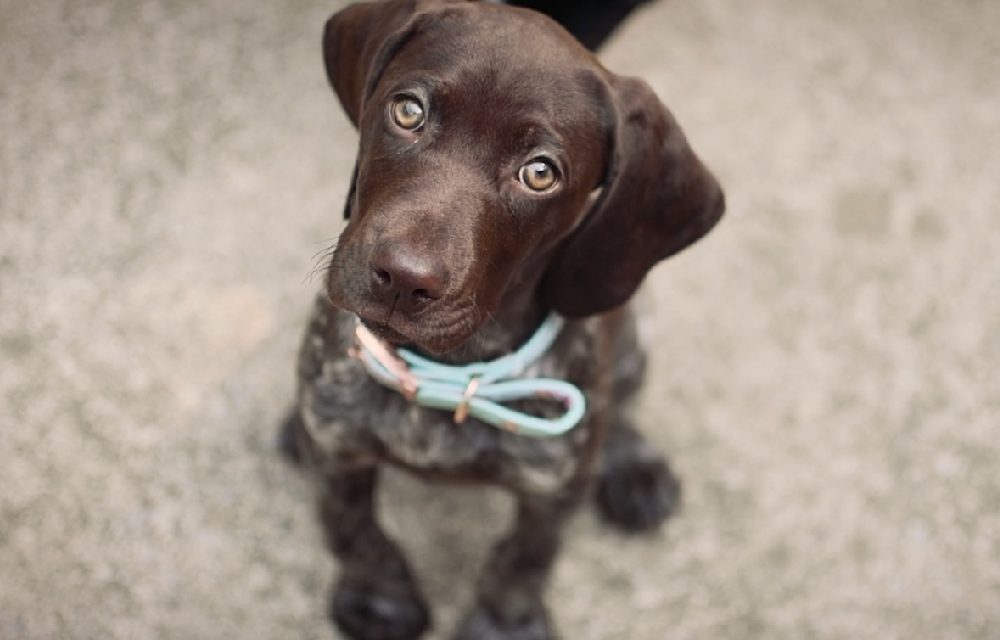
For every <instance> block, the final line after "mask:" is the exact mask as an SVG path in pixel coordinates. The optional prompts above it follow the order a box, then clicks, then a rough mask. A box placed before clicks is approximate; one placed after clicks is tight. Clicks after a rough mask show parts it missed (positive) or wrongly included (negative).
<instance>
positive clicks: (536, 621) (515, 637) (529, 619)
mask: <svg viewBox="0 0 1000 640" xmlns="http://www.w3.org/2000/svg"><path fill="white" fill-rule="evenodd" d="M557 638H558V635H556V632H555V629H554V628H553V626H552V622H551V621H550V620H549V616H548V614H547V613H546V611H545V608H544V607H543V606H541V605H539V607H538V608H537V609H536V610H535V611H533V612H532V614H531V615H528V616H525V617H523V618H521V619H519V620H516V621H514V622H506V621H501V620H499V619H498V618H497V617H496V616H494V615H493V614H492V613H490V611H489V610H487V609H486V608H484V607H481V606H480V607H477V608H476V609H475V610H473V612H472V613H471V614H469V616H468V617H467V618H466V619H465V621H464V622H463V623H462V624H461V626H459V628H458V631H457V632H456V633H455V636H454V640H556V639H557Z"/></svg>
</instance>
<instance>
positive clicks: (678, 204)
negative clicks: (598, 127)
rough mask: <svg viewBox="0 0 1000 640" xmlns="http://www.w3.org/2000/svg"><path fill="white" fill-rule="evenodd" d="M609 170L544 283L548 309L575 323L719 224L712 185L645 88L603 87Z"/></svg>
mask: <svg viewBox="0 0 1000 640" xmlns="http://www.w3.org/2000/svg"><path fill="white" fill-rule="evenodd" d="M609 90H610V97H609V101H610V103H611V108H612V111H613V113H614V116H613V118H612V119H613V125H612V126H613V133H612V138H613V140H612V142H611V145H612V147H613V151H612V153H611V156H612V157H611V163H610V166H609V168H608V171H607V176H606V178H605V181H604V185H603V189H604V190H603V193H602V194H601V195H600V197H599V199H598V201H597V203H596V204H595V205H594V208H593V209H592V210H591V211H590V213H589V214H588V217H587V218H586V219H585V220H584V221H583V223H582V224H581V225H580V227H579V228H578V229H577V230H576V231H575V232H574V233H573V235H572V236H570V238H569V239H568V240H567V241H566V243H565V244H564V245H563V247H562V248H561V249H560V250H559V252H558V253H557V255H556V256H555V259H554V261H553V263H552V265H551V266H550V267H549V270H548V272H547V273H546V276H545V278H546V279H545V285H544V286H545V293H546V296H547V298H548V301H549V303H550V304H551V305H552V307H553V308H554V309H555V310H556V311H558V312H559V313H561V314H562V315H564V316H567V317H582V316H588V315H592V314H595V313H600V312H602V311H606V310H608V309H611V308H613V307H616V306H618V305H620V304H622V303H623V302H625V301H626V300H628V298H629V297H631V296H632V294H633V293H635V290H636V289H637V288H638V287H639V285H640V284H641V283H642V281H643V279H644V278H645V277H646V273H647V272H648V271H649V270H650V269H651V268H652V267H653V265H655V264H656V263H657V262H659V261H660V260H663V259H664V258H666V257H668V256H670V255H672V254H674V253H677V252H678V251H680V250H681V249H683V248H684V247H687V246H688V245H690V244H692V243H694V242H695V241H696V240H698V239H699V238H701V237H702V236H703V235H705V234H706V233H708V231H709V229H711V228H712V227H713V226H714V225H715V223H716V222H718V221H719V219H720V218H721V217H722V213H723V211H724V210H725V198H724V196H723V193H722V189H721V188H720V187H719V183H718V182H716V180H715V178H714V177H713V176H712V174H711V173H710V172H709V171H708V169H706V168H705V166H704V165H703V164H702V163H701V161H700V160H699V159H698V157H697V156H696V155H695V154H694V151H692V150H691V147H690V146H689V145H688V143H687V140H686V139H685V137H684V134H683V133H682V132H681V129H680V127H679V126H678V125H677V122H676V121H675V120H674V118H673V116H672V115H671V114H670V112H669V111H668V110H667V108H666V107H664V106H663V104H662V103H661V102H660V101H659V99H658V98H657V97H656V94H654V93H653V91H652V89H650V88H649V86H648V85H647V84H646V83H645V82H642V81H641V80H637V79H634V78H624V77H618V76H612V77H611V79H610V80H609Z"/></svg>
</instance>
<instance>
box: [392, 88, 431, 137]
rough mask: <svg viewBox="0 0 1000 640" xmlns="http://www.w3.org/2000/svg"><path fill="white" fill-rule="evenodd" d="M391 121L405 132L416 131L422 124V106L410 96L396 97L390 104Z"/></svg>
mask: <svg viewBox="0 0 1000 640" xmlns="http://www.w3.org/2000/svg"><path fill="white" fill-rule="evenodd" d="M392 119H393V121H394V122H395V123H396V124H397V125H399V126H400V127H402V128H404V129H406V130H407V131H416V130H418V129H420V127H421V126H423V124H424V105H422V104H420V101H419V100H417V99H416V98H414V97H412V96H398V97H397V98H396V99H395V100H393V102H392Z"/></svg>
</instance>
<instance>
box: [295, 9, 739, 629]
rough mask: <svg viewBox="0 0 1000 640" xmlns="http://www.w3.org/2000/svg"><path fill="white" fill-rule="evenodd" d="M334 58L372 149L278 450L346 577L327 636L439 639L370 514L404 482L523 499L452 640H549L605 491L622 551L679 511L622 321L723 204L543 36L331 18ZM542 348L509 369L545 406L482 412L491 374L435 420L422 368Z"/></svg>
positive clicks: (665, 135) (685, 161) (650, 111)
mask: <svg viewBox="0 0 1000 640" xmlns="http://www.w3.org/2000/svg"><path fill="white" fill-rule="evenodd" d="M323 54H324V61H325V66H326V71H327V74H328V78H329V81H330V84H331V86H332V88H333V90H334V91H335V93H336V95H337V97H338V98H339V100H340V103H341V105H342V106H343V108H344V110H345V111H346V113H347V116H348V117H349V118H350V120H351V122H352V123H353V124H354V125H355V126H356V127H357V129H358V131H359V134H360V140H359V145H358V153H357V161H356V165H355V168H354V172H353V175H352V177H351V181H350V189H349V194H348V197H347V201H346V204H345V207H344V216H345V217H346V218H347V225H346V227H345V228H344V230H343V232H342V234H341V236H340V238H339V240H338V243H337V245H336V247H335V249H334V250H333V252H332V257H331V258H330V261H329V267H328V269H327V271H326V281H325V287H324V291H323V292H322V293H321V294H320V295H319V296H318V298H317V301H316V303H315V307H314V310H313V313H312V316H311V318H310V321H309V325H308V328H307V331H306V335H305V338H304V340H303V343H302V347H301V350H300V353H299V357H298V370H297V374H298V394H297V402H296V405H295V407H294V410H293V411H292V413H291V414H290V417H289V419H288V421H287V422H286V424H285V427H284V436H285V443H286V446H287V448H288V450H289V452H290V453H291V454H293V456H294V457H295V458H296V459H297V460H298V461H299V462H300V463H301V464H302V465H303V466H304V467H306V468H308V469H310V470H311V472H312V473H314V474H315V475H316V476H317V477H318V478H319V480H320V485H321V487H322V497H321V500H320V519H321V521H322V524H323V527H324V531H325V534H326V541H327V544H328V546H329V548H330V550H331V551H332V553H333V554H334V555H335V556H336V558H337V559H338V560H339V562H340V566H341V573H340V578H339V582H338V583H337V584H336V586H335V587H334V591H333V595H332V602H331V616H332V618H333V620H334V622H335V624H336V625H337V626H338V627H339V628H340V630H341V631H342V632H343V633H344V634H345V635H347V636H348V637H351V638H365V639H384V638H392V639H396V638H399V639H404V638H416V637H419V636H420V635H421V634H422V633H423V632H424V631H426V630H427V628H428V627H429V625H430V615H429V613H428V606H427V603H426V602H425V599H424V597H423V596H422V595H421V593H420V589H419V587H418V585H417V582H416V580H415V578H414V575H413V573H412V571H411V569H410V567H409V565H408V563H407V561H406V559H405V558H404V556H403V554H402V553H401V551H400V549H399V548H398V547H397V546H396V544H395V543H394V542H393V541H392V540H391V539H390V538H389V537H388V536H387V535H386V534H385V533H384V532H383V530H382V529H381V528H380V526H379V523H378V520H377V517H376V513H375V509H374V502H373V501H374V495H375V491H376V485H377V478H378V467H379V465H381V464H393V465H397V466H399V467H402V468H403V469H406V470H408V471H410V472H412V473H414V474H417V475H419V476H421V477H424V478H429V479H437V480H443V481H474V482H481V483H492V484H496V485H500V486H502V487H505V488H506V489H508V490H509V491H510V492H511V493H512V494H513V496H514V497H515V499H516V501H517V507H516V518H515V522H514V523H513V526H512V528H511V530H510V531H509V532H508V533H507V534H506V535H505V536H503V537H502V539H501V540H500V541H499V542H498V543H497V544H496V547H495V549H494V551H493V554H492V556H491V558H490V559H489V560H488V562H487V564H486V566H485V567H484V568H483V570H482V575H481V579H480V581H479V584H478V587H477V595H476V599H475V604H474V605H473V607H472V610H471V611H470V612H468V614H467V615H466V616H465V617H464V618H463V620H462V622H461V623H460V624H459V627H458V629H457V630H456V632H455V637H456V638H462V639H470V640H471V639H476V640H483V639H486V640H489V639H494V638H496V639H501V638H503V639H519V640H520V639H525V640H528V639H531V640H534V639H539V640H540V639H545V638H553V637H555V635H556V632H555V629H554V628H553V625H552V623H551V621H550V617H549V615H548V613H547V611H546V607H545V604H544V590H545V584H546V580H547V576H548V574H549V571H550V569H551V567H552V565H553V562H554V559H555V558H556V555H557V551H558V548H559V539H560V531H561V529H562V528H563V526H564V525H565V523H566V522H567V520H568V519H569V517H570V516H571V514H572V513H573V512H574V511H575V510H576V508H577V507H578V506H579V505H580V504H581V502H582V501H583V500H584V498H585V497H586V496H587V495H590V493H591V489H593V494H594V495H595V496H596V502H597V506H598V509H599V512H600V513H601V514H602V515H603V516H604V518H605V519H606V520H608V521H609V522H611V523H613V524H615V525H617V526H619V527H621V528H622V529H625V530H627V531H643V530H649V529H653V528H655V527H657V526H658V525H659V524H660V523H661V522H662V521H663V520H664V519H665V518H666V517H667V516H668V515H669V514H670V512H671V511H672V510H673V509H674V508H675V506H676V504H677V501H678V496H679V489H678V483H677V480H676V479H675V477H674V476H673V474H672V473H671V471H670V469H669V467H668V465H667V464H666V462H665V461H664V459H663V457H662V456H661V455H659V454H658V453H657V452H656V451H655V450H654V449H653V448H652V447H651V446H650V445H648V444H647V443H646V441H645V440H644V439H643V437H642V436H641V435H640V433H639V432H638V431H637V430H636V429H635V427H634V426H633V424H632V422H631V420H630V418H629V411H628V409H629V406H630V403H631V402H632V401H633V399H634V397H635V393H636V391H637V390H638V389H639V388H640V386H641V384H642V380H643V376H644V369H645V367H644V365H645V357H644V354H643V352H642V350H641V348H640V346H639V342H638V340H637V336H636V324H635V319H634V316H633V314H632V311H631V310H630V306H629V300H630V298H632V296H633V294H634V293H635V291H636V290H637V288H638V287H639V285H640V284H641V283H642V281H643V279H644V278H645V276H646V274H647V272H648V271H649V270H650V269H651V268H652V267H653V266H654V265H655V264H656V263H658V262H660V261H661V260H663V259H665V258H667V257H668V256H671V255H673V254H675V253H676V252H678V251H680V250H681V249H683V248H685V247H687V246H689V245H691V244H692V243H694V242H696V241H697V240H698V239H700V238H701V237H702V236H704V235H705V234H706V233H707V232H708V231H709V230H710V229H712V228H713V226H714V225H715V224H716V223H717V222H718V220H719V219H720V218H721V217H722V215H723V211H724V209H725V199H724V196H723V192H722V190H721V188H720V186H719V184H718V182H717V181H716V179H715V178H714V176H713V175H712V173H711V172H710V171H709V170H708V169H707V168H706V167H705V166H704V164H703V163H702V162H701V161H700V160H699V158H698V157H697V155H696V154H695V153H694V151H693V150H692V149H691V147H690V145H689V144H688V142H687V140H686V138H685V136H684V134H683V132H682V131H681V129H680V127H679V126H678V124H677V123H676V121H675V120H674V118H673V116H672V115H671V114H670V112H669V111H668V110H667V109H666V107H664V105H663V104H662V103H661V102H660V100H659V99H658V98H657V97H656V95H655V94H654V93H653V91H652V90H651V89H650V88H649V86H648V85H646V84H645V83H644V82H642V81H640V80H638V79H634V78H629V77H624V76H619V75H616V74H614V73H611V72H610V71H607V70H606V69H605V68H604V67H602V66H601V64H600V63H599V62H598V61H597V60H596V58H595V57H594V56H593V55H592V53H591V52H590V51H588V50H587V49H586V48H585V47H583V46H582V45H581V44H580V43H579V42H577V41H576V40H575V39H574V38H573V37H572V36H571V35H570V34H569V33H568V32H567V31H565V30H564V29H563V28H562V27H560V26H559V25H558V24H556V23H555V22H554V21H552V20H551V19H549V18H548V17H546V16H544V15H542V14H540V13H537V12H534V11H530V10H527V9H521V8H515V7H511V6H507V5H503V4H492V3H468V2H459V1H449V0H389V1H385V2H369V3H362V4H356V5H353V6H349V7H348V8H345V9H343V10H342V11H340V12H338V13H336V14H335V15H334V16H333V17H332V18H330V20H329V22H328V23H327V25H326V28H325V32H324V37H323ZM542 333H545V336H544V338H540V337H538V336H540V335H541V334H542ZM546 340H547V341H548V343H550V344H546V345H544V346H545V347H546V348H544V349H543V350H540V351H538V352H537V353H532V354H531V357H530V359H529V360H530V361H524V362H518V363H516V365H517V366H515V367H514V369H516V371H514V372H513V374H512V375H513V376H514V377H516V379H517V380H519V381H520V382H515V383H513V384H512V385H511V386H513V387H516V386H517V385H521V384H527V385H536V386H545V385H548V386H545V389H543V390H541V391H536V392H535V393H533V394H529V395H528V396H524V397H520V396H518V397H516V398H514V399H511V398H501V399H500V400H497V401H496V402H487V400H486V399H485V398H484V395H485V394H486V393H487V392H486V391H484V390H483V389H480V388H479V387H478V384H479V383H480V382H481V380H480V378H481V376H480V375H479V374H476V375H472V376H471V377H470V378H468V380H463V381H462V382H461V383H460V384H459V387H458V392H454V391H453V392H452V396H453V397H452V403H451V404H447V403H444V406H445V408H442V406H438V405H435V404H434V401H428V399H427V398H421V393H426V394H430V392H428V391H427V389H433V388H434V384H436V383H434V382H430V383H426V382H425V383H420V382H419V381H416V382H415V381H414V380H413V379H411V378H412V377H413V374H412V373H411V372H410V371H409V370H408V369H407V367H409V366H417V365H421V363H422V365H421V366H426V367H427V368H429V370H430V371H431V372H432V373H433V372H436V371H438V370H439V369H440V370H447V371H448V372H456V371H457V372H463V371H466V369H468V367H469V366H470V363H501V364H502V363H506V362H508V361H509V360H510V358H509V357H508V358H506V359H505V356H508V355H509V354H512V353H514V354H517V358H521V357H522V356H524V352H525V351H526V350H531V349H534V348H535V346H536V345H537V344H539V343H540V342H545V341H546ZM400 354H409V355H408V356H407V358H408V359H404V358H402V357H401V355H400ZM525 357H527V356H525ZM428 363H429V364H428ZM471 366H472V368H473V369H475V367H477V366H479V365H471ZM484 366H485V367H486V368H485V369H481V370H480V369H477V370H478V371H489V370H492V369H491V367H493V366H494V365H492V364H489V365H484ZM496 366H500V365H496ZM463 367H465V368H463ZM442 375H443V374H442ZM517 376H520V377H517ZM553 380H554V381H556V382H552V381H553ZM546 381H547V382H546ZM420 384H425V385H426V386H425V387H423V388H421V387H420ZM553 385H562V386H553ZM499 387H503V388H504V389H506V388H507V387H504V386H503V384H500V385H499ZM546 389H547V390H546ZM500 395H503V394H500ZM494 399H495V398H494ZM438 400H440V398H439V399H438ZM421 401H423V402H421ZM505 402H506V404H505ZM428 403H429V404H428ZM484 407H485V409H484ZM498 407H499V408H498ZM573 410H576V411H577V412H578V415H576V416H575V417H573V418H572V420H571V424H569V425H567V424H566V420H567V415H568V414H569V413H571V412H572V411H573ZM490 411H493V412H494V413H500V414H502V416H507V417H506V418H503V419H492V418H491V417H490V416H492V417H493V418H496V416H495V415H493V414H491V413H490ZM504 412H506V413H504ZM511 412H513V413H511ZM511 415H514V416H515V417H514V418H511V417H510V416H511ZM502 416H501V417H502ZM560 420H562V422H560ZM539 423H541V424H543V427H538V424H539ZM530 425H535V427H532V428H535V431H532V429H531V428H529V427H530ZM553 425H556V426H557V427H558V428H556V426H553ZM537 429H542V432H539V431H538V430H537ZM544 429H549V431H547V432H546V431H544Z"/></svg>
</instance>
